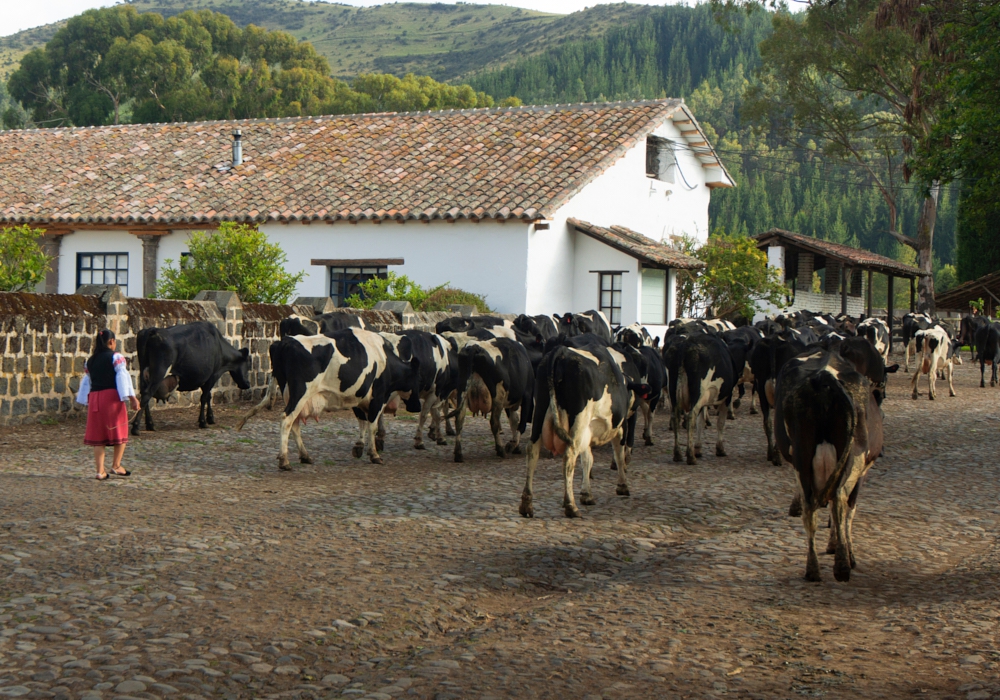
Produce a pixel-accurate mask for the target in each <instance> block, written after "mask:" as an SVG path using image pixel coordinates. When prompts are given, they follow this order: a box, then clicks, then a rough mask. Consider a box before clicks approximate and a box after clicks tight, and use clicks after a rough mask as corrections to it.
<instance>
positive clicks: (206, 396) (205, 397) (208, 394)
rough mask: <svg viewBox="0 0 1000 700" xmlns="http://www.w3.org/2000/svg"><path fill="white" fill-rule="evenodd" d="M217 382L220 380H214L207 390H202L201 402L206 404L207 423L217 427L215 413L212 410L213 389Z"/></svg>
mask: <svg viewBox="0 0 1000 700" xmlns="http://www.w3.org/2000/svg"><path fill="white" fill-rule="evenodd" d="M217 381H218V378H216V379H214V380H213V381H212V383H211V384H209V385H208V388H207V389H206V388H204V387H203V388H202V390H201V400H202V401H204V402H205V422H206V423H208V424H209V425H215V411H213V410H212V387H214V386H215V382H217Z"/></svg>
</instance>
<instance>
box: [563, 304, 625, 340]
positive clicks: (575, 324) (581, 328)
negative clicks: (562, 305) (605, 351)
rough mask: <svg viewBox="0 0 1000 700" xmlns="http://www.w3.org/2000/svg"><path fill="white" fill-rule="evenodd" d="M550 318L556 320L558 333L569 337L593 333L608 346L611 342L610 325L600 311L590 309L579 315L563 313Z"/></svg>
mask: <svg viewBox="0 0 1000 700" xmlns="http://www.w3.org/2000/svg"><path fill="white" fill-rule="evenodd" d="M552 318H554V319H555V320H556V325H557V326H558V328H559V332H560V333H565V334H566V335H569V336H574V335H583V334H584V333H593V334H594V335H597V336H599V337H601V338H603V339H604V342H605V343H607V344H608V345H610V344H611V342H612V338H611V324H610V323H608V319H607V317H606V316H605V315H604V313H603V312H601V311H595V310H593V309H591V310H590V311H584V312H583V313H579V314H572V313H565V314H563V315H562V316H559V315H557V314H553V316H552Z"/></svg>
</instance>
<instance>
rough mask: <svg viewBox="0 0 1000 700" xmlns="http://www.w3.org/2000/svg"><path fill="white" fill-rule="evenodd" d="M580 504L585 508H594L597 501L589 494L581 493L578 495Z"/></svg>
mask: <svg viewBox="0 0 1000 700" xmlns="http://www.w3.org/2000/svg"><path fill="white" fill-rule="evenodd" d="M580 503H582V504H583V505H585V506H596V505H597V501H596V500H595V499H594V497H593V496H591V495H590V494H589V493H581V494H580Z"/></svg>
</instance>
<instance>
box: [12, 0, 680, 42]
mask: <svg viewBox="0 0 1000 700" xmlns="http://www.w3.org/2000/svg"><path fill="white" fill-rule="evenodd" d="M339 1H340V2H343V3H344V4H347V5H356V6H370V5H384V4H387V3H386V2H385V0H339ZM411 1H416V2H430V1H436V2H440V0H411ZM469 1H470V2H475V3H477V4H480V5H486V4H497V5H513V6H515V7H525V8H528V9H532V10H541V11H543V12H561V13H567V14H568V13H570V12H576V11H577V10H582V9H583V8H585V7H593V6H594V5H603V4H607V3H608V2H611V0H516V1H514V2H511V1H510V0H507V1H503V0H500V1H499V2H498V1H496V0H494V2H493V3H490V2H489V0H469ZM619 1H620V0H619ZM673 1H676V0H629V2H631V3H633V4H636V5H667V4H671V3H672V2H673ZM114 4H115V3H114V2H113V0H0V7H2V8H3V10H2V12H0V16H2V18H3V19H2V23H0V32H3V35H4V36H6V35H8V34H15V33H17V32H19V31H21V30H22V29H30V28H31V27H38V26H41V25H43V24H49V23H51V22H58V21H59V20H61V19H67V18H69V17H72V16H73V15H78V14H80V13H81V12H83V11H84V10H89V9H90V8H92V7H107V6H108V5H114Z"/></svg>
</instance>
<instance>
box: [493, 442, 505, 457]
mask: <svg viewBox="0 0 1000 700" xmlns="http://www.w3.org/2000/svg"><path fill="white" fill-rule="evenodd" d="M494 448H495V450H496V453H497V457H506V456H507V450H506V449H504V448H503V447H500V446H499V445H495V446H494Z"/></svg>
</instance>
